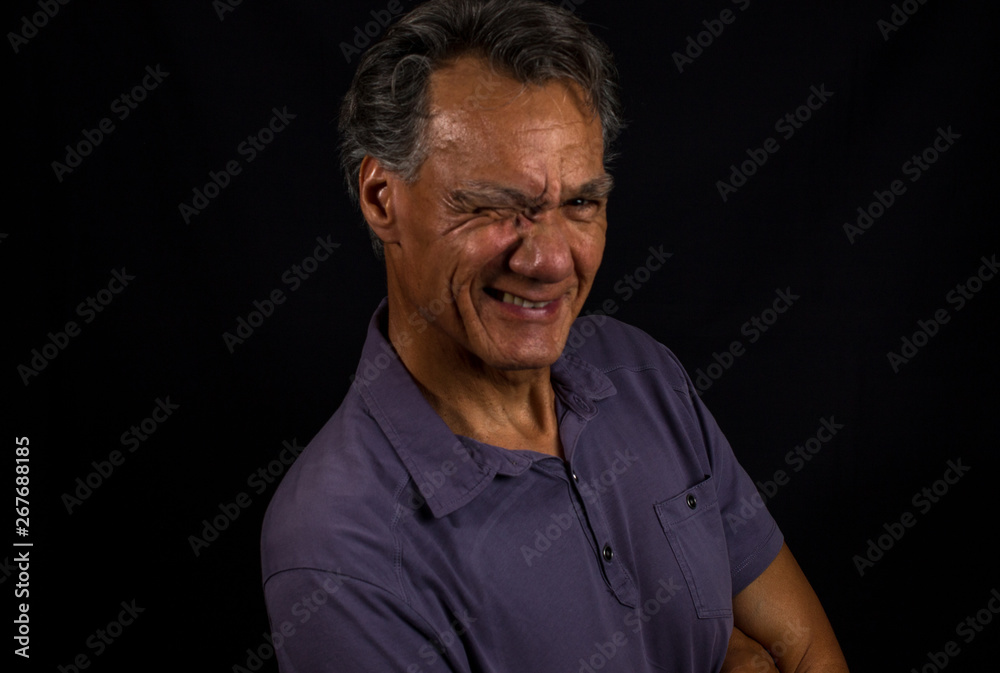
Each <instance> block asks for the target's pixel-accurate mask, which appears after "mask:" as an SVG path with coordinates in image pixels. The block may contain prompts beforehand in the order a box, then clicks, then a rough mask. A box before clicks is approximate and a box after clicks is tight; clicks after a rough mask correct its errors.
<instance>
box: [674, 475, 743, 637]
mask: <svg viewBox="0 0 1000 673" xmlns="http://www.w3.org/2000/svg"><path fill="white" fill-rule="evenodd" d="M656 516H657V517H659V519H660V525H661V526H662V527H663V533H664V535H666V537H667V541H668V542H669V543H670V548H671V549H672V550H673V552H674V556H675V557H676V559H677V564H678V565H679V566H680V567H681V572H683V573H684V579H685V581H687V585H688V589H689V590H690V592H691V596H692V597H693V598H694V604H695V610H696V612H697V614H698V616H699V617H701V618H713V617H728V616H730V615H732V613H733V595H732V593H733V588H732V579H731V577H730V573H729V552H728V548H727V546H726V534H725V531H724V529H723V524H722V516H721V514H720V512H719V501H718V497H717V496H716V493H715V487H714V484H713V483H712V478H711V477H707V478H706V479H705V480H704V481H702V482H701V483H699V484H696V485H695V486H692V487H691V488H689V489H687V490H686V491H684V492H683V493H681V494H680V495H676V496H674V497H673V498H670V499H669V500H664V501H663V502H660V503H657V504H656Z"/></svg>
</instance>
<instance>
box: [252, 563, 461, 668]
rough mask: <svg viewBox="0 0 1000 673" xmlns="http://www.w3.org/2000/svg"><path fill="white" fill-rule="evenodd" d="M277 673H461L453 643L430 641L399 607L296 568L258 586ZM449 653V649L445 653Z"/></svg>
mask: <svg viewBox="0 0 1000 673" xmlns="http://www.w3.org/2000/svg"><path fill="white" fill-rule="evenodd" d="M264 597H265V600H266V602H267V613H268V618H269V619H270V622H271V633H272V638H273V641H274V649H275V653H276V655H277V659H278V666H279V669H280V670H281V671H282V673H334V672H336V673H355V672H356V671H399V672H400V673H460V672H462V671H467V670H468V665H467V663H465V662H460V661H459V660H458V659H459V658H461V656H462V655H461V654H460V650H461V648H460V647H457V642H458V641H459V640H460V636H459V635H456V634H455V633H451V634H436V633H434V632H433V629H431V627H430V626H429V625H428V624H427V622H426V621H425V620H423V619H422V618H420V616H419V615H417V614H416V613H415V612H414V611H413V610H412V609H411V608H410V607H409V606H408V605H406V603H405V602H403V601H402V600H401V599H400V598H398V597H397V596H395V595H394V594H392V593H390V592H388V591H386V590H385V589H382V588H380V587H377V586H375V585H373V584H370V583H368V582H365V581H362V580H358V579H354V578H350V577H347V576H344V575H340V574H338V573H332V572H325V571H319V570H311V569H304V568H297V569H293V570H286V571H283V572H280V573H277V574H275V575H273V576H271V577H270V578H269V579H268V580H267V581H266V582H265V584H264ZM449 646H450V647H449Z"/></svg>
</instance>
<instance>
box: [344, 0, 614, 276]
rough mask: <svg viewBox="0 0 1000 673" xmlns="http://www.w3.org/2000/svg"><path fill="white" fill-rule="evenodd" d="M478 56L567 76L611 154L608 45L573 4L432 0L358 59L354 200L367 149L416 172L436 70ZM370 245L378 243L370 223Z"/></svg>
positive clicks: (353, 101)
mask: <svg viewBox="0 0 1000 673" xmlns="http://www.w3.org/2000/svg"><path fill="white" fill-rule="evenodd" d="M465 54H477V55H480V56H482V57H483V59H484V60H485V61H486V62H487V63H488V64H489V65H490V67H491V68H493V69H494V70H496V71H499V72H500V73H502V74H504V75H506V76H508V77H511V78H513V79H515V80H517V81H518V82H521V83H522V84H532V85H544V84H546V83H548V82H550V81H553V80H569V81H572V82H575V83H576V84H578V85H579V86H580V87H581V89H582V90H583V92H584V94H585V96H586V101H587V104H588V105H589V107H590V109H591V110H592V111H593V112H594V113H595V114H597V115H598V116H599V117H600V120H601V127H602V130H603V135H604V155H605V161H610V159H611V157H612V152H611V146H612V143H613V141H614V140H615V139H616V138H617V137H618V134H619V133H620V132H621V129H622V127H623V126H624V123H623V120H622V111H621V102H620V99H619V96H618V82H617V70H616V68H615V65H614V60H613V58H612V56H611V51H610V50H609V49H608V47H607V46H606V45H605V44H604V43H603V42H602V41H601V40H599V39H598V38H597V37H596V36H594V34H593V33H591V32H590V29H589V28H588V27H587V24H586V23H584V22H583V20H581V19H580V18H579V17H577V16H576V15H575V14H573V13H572V12H570V11H568V10H566V9H563V8H561V7H557V6H555V5H551V4H548V3H546V2H542V0H430V1H429V2H426V3H424V4H422V5H420V6H419V7H417V8H415V9H414V10H412V11H411V12H409V13H408V14H406V15H405V16H404V17H403V18H402V19H400V20H399V21H398V22H397V23H395V24H394V25H393V26H391V27H390V28H389V30H388V31H387V32H386V34H385V36H384V37H383V38H382V40H381V41H380V42H378V43H377V44H375V45H374V46H372V47H371V48H370V49H369V50H368V51H367V52H366V53H365V54H364V56H363V57H362V59H361V61H360V63H359V64H358V70H357V72H356V73H355V75H354V81H353V82H352V83H351V87H350V89H349V90H348V92H347V95H346V96H345V98H344V102H343V105H342V106H341V109H340V123H339V130H340V133H341V147H340V153H341V165H342V168H343V171H344V177H345V178H346V180H347V189H348V192H349V193H350V195H351V197H352V199H353V200H354V201H355V202H356V203H357V202H358V200H359V193H358V174H359V172H360V170H361V162H362V160H363V159H364V158H365V156H366V155H371V156H372V157H373V158H375V159H377V160H378V161H379V162H380V163H381V164H382V165H383V166H384V167H385V168H386V169H387V170H389V171H392V172H393V173H396V174H398V175H399V176H400V177H402V179H403V180H406V181H407V182H411V181H413V180H415V179H416V177H417V171H418V170H419V168H420V166H421V164H423V162H424V160H425V159H426V157H427V149H426V147H425V145H424V135H425V133H424V132H425V128H426V125H427V122H428V120H429V119H430V112H429V109H430V101H429V93H428V90H429V86H428V84H429V82H430V76H431V74H432V73H433V72H434V71H435V69H436V68H439V67H440V66H441V65H443V64H445V63H447V62H449V61H451V60H453V59H455V58H457V57H459V56H462V55H465ZM369 233H370V234H371V238H372V246H373V248H374V249H375V254H376V256H378V257H379V258H382V257H383V256H384V251H383V248H382V241H380V240H379V239H378V237H376V236H375V233H374V232H372V231H371V230H370V229H369Z"/></svg>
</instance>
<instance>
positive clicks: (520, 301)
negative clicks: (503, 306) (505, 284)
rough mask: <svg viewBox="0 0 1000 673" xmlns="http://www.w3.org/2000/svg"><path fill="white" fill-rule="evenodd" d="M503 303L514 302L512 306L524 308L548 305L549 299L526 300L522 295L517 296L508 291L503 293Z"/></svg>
mask: <svg viewBox="0 0 1000 673" xmlns="http://www.w3.org/2000/svg"><path fill="white" fill-rule="evenodd" d="M503 300H504V303H507V304H514V306H523V307H524V308H542V307H543V306H548V305H549V304H551V303H552V302H551V301H528V300H527V299H525V298H524V297H518V296H515V295H512V294H511V293H510V292H504V293H503Z"/></svg>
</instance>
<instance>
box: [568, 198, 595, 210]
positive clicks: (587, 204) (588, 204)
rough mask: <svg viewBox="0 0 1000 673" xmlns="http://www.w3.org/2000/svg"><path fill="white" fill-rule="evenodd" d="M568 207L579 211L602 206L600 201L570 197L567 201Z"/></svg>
mask: <svg viewBox="0 0 1000 673" xmlns="http://www.w3.org/2000/svg"><path fill="white" fill-rule="evenodd" d="M566 206H567V207H568V208H572V209H573V210H577V211H587V212H591V211H595V210H597V209H598V208H599V207H600V203H598V202H597V201H591V200H590V199H583V198H581V199H570V200H569V201H567V202H566Z"/></svg>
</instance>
